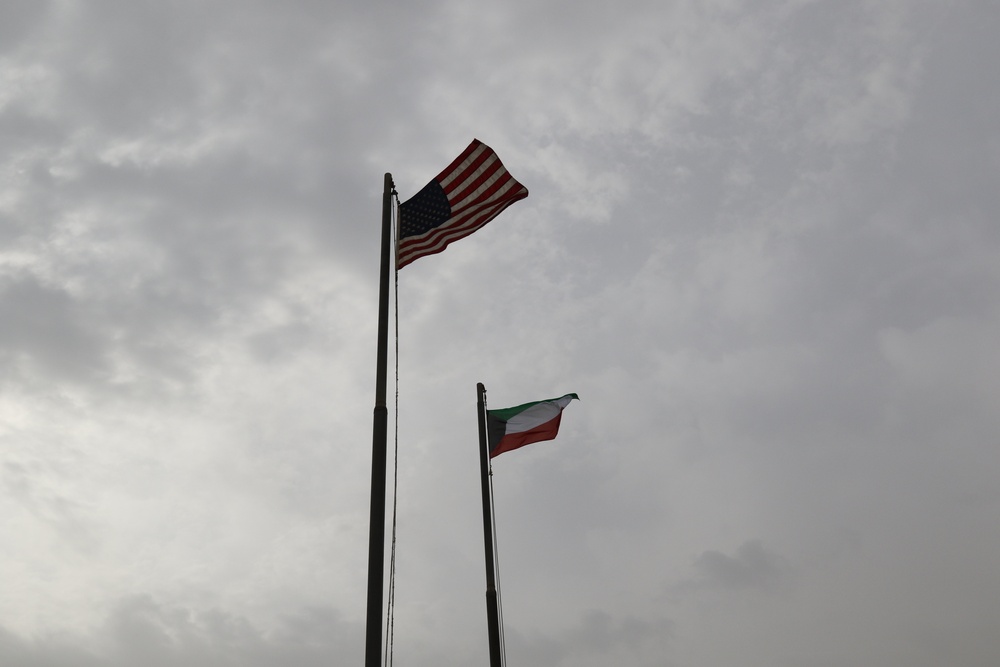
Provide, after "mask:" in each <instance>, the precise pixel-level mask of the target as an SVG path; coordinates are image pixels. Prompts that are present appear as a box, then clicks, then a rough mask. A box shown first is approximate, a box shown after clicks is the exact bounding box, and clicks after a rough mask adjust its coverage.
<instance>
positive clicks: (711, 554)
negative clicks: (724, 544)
mask: <svg viewBox="0 0 1000 667" xmlns="http://www.w3.org/2000/svg"><path fill="white" fill-rule="evenodd" d="M694 566H695V568H696V569H697V570H698V571H699V572H700V573H701V579H700V581H699V582H698V583H697V584H695V585H696V586H697V587H702V586H705V587H716V586H717V587H721V588H724V589H731V590H742V589H755V590H762V591H770V590H773V589H774V588H775V587H777V586H780V585H782V584H784V583H786V582H787V581H788V576H789V575H790V574H791V566H790V565H789V563H788V561H786V560H785V559H784V558H782V557H781V556H779V555H777V554H775V553H772V552H770V551H768V550H767V549H765V548H764V545H763V544H762V543H761V542H760V541H759V540H750V541H748V542H745V543H743V544H742V545H741V546H740V548H739V549H737V551H736V555H735V556H729V555H727V554H724V553H722V552H721V551H705V552H703V553H702V554H701V555H700V556H698V558H697V560H695V562H694Z"/></svg>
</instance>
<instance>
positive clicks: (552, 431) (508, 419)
mask: <svg viewBox="0 0 1000 667" xmlns="http://www.w3.org/2000/svg"><path fill="white" fill-rule="evenodd" d="M574 398H575V399H577V400H579V399H580V397H579V396H577V395H576V394H566V395H565V396H562V397H560V398H550V399H548V400H546V401H535V402H534V403H525V404H524V405H518V406H515V407H513V408H503V409H501V410H487V411H486V425H487V429H488V431H489V445H490V458H493V457H494V456H497V455H498V454H503V453H504V452H509V451H510V450H512V449H517V448H518V447H524V446H525V445H530V444H531V443H533V442H541V441H542V440H552V439H553V438H555V437H556V434H557V433H559V421H560V420H561V419H562V411H563V409H564V408H565V407H566V406H567V405H569V402H570V401H572V400H573V399H574Z"/></svg>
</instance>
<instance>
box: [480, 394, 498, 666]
mask: <svg viewBox="0 0 1000 667" xmlns="http://www.w3.org/2000/svg"><path fill="white" fill-rule="evenodd" d="M476 388H477V390H478V392H479V406H478V407H479V472H480V475H481V477H482V482H483V540H484V542H485V546H486V625H487V629H488V630H489V637H490V667H500V663H501V657H500V604H499V602H498V600H497V578H496V566H495V564H494V562H493V516H492V505H491V504H490V451H489V444H488V442H487V437H486V387H485V386H483V383H482V382H480V383H478V384H477V385H476Z"/></svg>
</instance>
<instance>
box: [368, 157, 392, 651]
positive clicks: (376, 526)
mask: <svg viewBox="0 0 1000 667" xmlns="http://www.w3.org/2000/svg"><path fill="white" fill-rule="evenodd" d="M393 189H394V185H393V182H392V174H388V173H387V174H386V175H385V187H384V189H383V191H382V261H381V266H380V274H379V289H378V351H377V358H376V359H377V360H376V364H375V366H376V370H375V411H374V417H373V420H374V423H373V426H372V491H371V493H372V496H371V505H370V511H371V516H370V523H369V526H368V616H367V634H366V639H365V667H380V665H381V662H382V588H383V579H384V567H385V471H386V448H387V440H388V437H387V434H388V430H389V426H388V424H389V409H388V408H387V407H386V404H385V393H386V375H387V367H388V358H389V275H390V271H389V268H390V265H389V262H390V259H391V257H392V253H391V252H390V250H391V248H392V238H391V237H392V192H393Z"/></svg>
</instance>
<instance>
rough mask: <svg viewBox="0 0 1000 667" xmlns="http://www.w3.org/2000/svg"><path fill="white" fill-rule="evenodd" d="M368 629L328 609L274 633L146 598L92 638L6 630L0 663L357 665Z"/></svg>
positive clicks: (125, 605) (298, 617) (121, 609)
mask: <svg viewBox="0 0 1000 667" xmlns="http://www.w3.org/2000/svg"><path fill="white" fill-rule="evenodd" d="M359 632H361V634H363V632H362V629H361V628H359V627H358V626H357V625H355V624H350V623H345V622H344V621H343V620H342V619H340V618H339V617H338V615H337V613H336V612H334V611H332V610H330V609H319V608H316V609H305V610H302V612H300V613H298V614H295V615H290V616H287V617H285V618H284V619H283V620H282V623H281V625H280V626H279V627H277V628H276V629H275V630H273V631H272V632H262V631H261V630H259V629H258V628H256V627H254V626H253V625H252V624H251V623H249V622H248V621H247V620H246V619H244V618H241V617H239V616H234V615H231V614H227V613H225V612H222V611H218V610H208V611H204V612H194V611H192V610H190V609H186V608H183V607H173V606H168V605H164V604H161V603H159V602H157V601H155V600H154V599H153V598H151V597H150V596H148V595H137V596H133V597H130V598H127V599H124V600H121V601H120V602H119V603H118V605H117V606H116V607H115V609H114V610H113V611H112V613H111V614H110V616H109V617H108V619H107V620H106V622H105V624H104V625H103V626H102V627H101V629H100V630H99V631H98V632H97V634H96V636H94V637H74V636H70V635H66V634H62V635H51V636H43V637H40V638H37V639H34V640H24V639H21V638H19V637H17V636H16V635H14V634H11V633H9V632H7V631H5V630H0V661H3V664H9V665H18V666H19V667H41V666H42V665H44V666H46V667H70V666H78V665H83V666H88V665H95V666H96V665H102V666H103V667H119V666H121V667H125V666H126V665H137V664H143V665H150V666H151V667H175V666H176V667H180V666H181V665H185V666H190V667H213V666H218V665H245V666H247V667H253V666H256V665H260V666H261V667H263V666H264V665H274V664H282V665H289V667H312V666H314V665H316V666H318V665H326V664H330V662H331V660H332V661H334V662H336V663H337V664H341V663H344V664H348V663H357V662H361V661H362V660H363V656H362V655H361V654H360V653H359V652H358V650H357V646H358V645H359V644H360V643H361V641H362V638H361V635H360V634H359Z"/></svg>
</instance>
